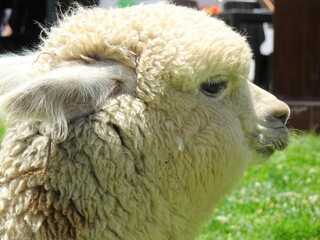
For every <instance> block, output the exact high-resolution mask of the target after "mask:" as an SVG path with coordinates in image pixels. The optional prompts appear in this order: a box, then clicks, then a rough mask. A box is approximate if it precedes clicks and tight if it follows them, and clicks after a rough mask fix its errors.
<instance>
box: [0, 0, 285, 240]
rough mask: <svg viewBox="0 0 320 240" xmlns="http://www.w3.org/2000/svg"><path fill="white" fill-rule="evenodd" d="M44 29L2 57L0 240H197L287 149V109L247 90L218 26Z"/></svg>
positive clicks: (225, 30)
mask: <svg viewBox="0 0 320 240" xmlns="http://www.w3.org/2000/svg"><path fill="white" fill-rule="evenodd" d="M46 32H47V36H46V37H43V39H42V40H43V41H42V43H41V44H40V45H39V47H38V49H37V50H35V51H30V52H26V53H25V54H24V55H21V56H18V55H6V56H2V57H1V58H0V69H1V70H0V94H1V96H0V108H1V112H2V114H3V115H4V116H6V118H7V126H8V127H7V131H6V134H5V137H4V140H3V143H2V148H1V151H0V238H1V239H15V240H18V239H37V240H45V239H97V240H99V239H101V240H102V239H104V240H106V239H110V240H116V239H122V240H124V239H128V240H142V239H152V240H168V239H175V240H179V239H181V240H187V239H194V238H195V237H196V236H197V234H198V233H199V231H200V228H201V226H202V224H203V223H205V221H206V220H208V218H209V217H210V215H211V211H212V209H213V207H214V206H215V205H216V204H217V203H218V202H219V201H220V200H221V199H222V198H223V196H225V194H226V193H228V192H229V190H230V189H231V188H232V186H234V184H235V183H236V182H237V180H238V178H239V177H240V176H241V175H242V174H243V172H244V170H245V168H246V166H247V165H248V164H249V163H251V162H254V161H265V160H266V159H267V157H268V156H269V155H270V154H271V153H272V151H274V150H275V149H283V148H284V147H285V146H286V142H287V138H288V135H287V130H286V129H285V127H284V126H283V124H284V123H285V121H286V119H287V115H288V114H289V113H288V112H289V110H288V107H287V106H286V105H285V104H284V103H283V102H280V101H279V100H277V99H276V98H275V97H273V96H272V95H271V94H269V93H266V92H264V91H263V90H261V89H259V88H258V87H255V86H254V85H253V84H252V83H249V82H248V81H247V75H248V72H249V65H250V60H251V50H250V48H249V46H248V44H247V42H246V40H245V38H244V37H242V36H240V35H239V34H238V33H236V32H234V31H233V30H232V29H231V28H229V27H227V26H226V24H225V23H223V22H222V21H220V20H218V19H215V18H213V17H210V16H207V15H206V14H205V13H203V12H197V11H194V10H191V9H187V8H183V7H177V6H173V5H169V4H163V3H161V4H154V5H145V6H144V5H141V6H134V7H131V8H126V9H111V10H103V9H98V8H93V9H84V8H81V7H79V8H78V9H76V10H74V11H73V12H72V13H70V14H69V15H67V16H65V17H63V19H61V20H60V21H58V22H57V23H56V25H55V26H53V27H52V28H51V29H50V30H47V31H46ZM204 83H206V84H213V85H212V86H215V85H214V84H218V86H219V87H214V89H213V91H214V92H213V93H210V92H207V91H204V90H203V88H202V87H201V86H203V84H204ZM219 83H223V84H220V85H219ZM276 113H277V114H276ZM280 113H281V114H280ZM276 115H277V116H276ZM280 115H281V116H285V117H282V119H283V118H285V120H284V121H282V122H281V123H280V120H279V119H278V118H277V117H280ZM275 118H276V120H274V119H275ZM261 126H264V127H261ZM279 126H280V127H279ZM270 129H272V130H270Z"/></svg>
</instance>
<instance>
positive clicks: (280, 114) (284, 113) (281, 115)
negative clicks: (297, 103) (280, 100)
mask: <svg viewBox="0 0 320 240" xmlns="http://www.w3.org/2000/svg"><path fill="white" fill-rule="evenodd" d="M289 115H290V110H289V107H288V106H287V105H286V107H285V108H283V109H278V111H277V112H275V113H274V115H273V117H274V118H276V119H278V120H280V121H281V122H282V123H283V124H284V125H285V124H286V123H287V121H288V119H289Z"/></svg>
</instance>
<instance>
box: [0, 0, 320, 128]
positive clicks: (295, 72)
mask: <svg viewBox="0 0 320 240" xmlns="http://www.w3.org/2000/svg"><path fill="white" fill-rule="evenodd" d="M71 2H74V1H69V0H60V1H59V3H56V2H55V1H53V0H0V21H1V22H0V53H6V52H19V51H21V50H23V49H30V48H34V47H35V46H36V44H37V43H39V35H40V32H41V28H40V27H39V24H41V25H42V26H45V27H50V25H51V24H52V22H53V21H54V19H55V18H56V17H55V16H56V9H59V11H60V12H61V11H62V12H63V11H65V10H66V9H68V7H69V6H70V4H71ZM76 2H79V3H80V4H82V5H84V6H90V5H98V6H100V7H103V8H114V7H130V6H132V5H135V4H141V3H144V4H148V3H151V2H157V0H144V1H143V0H100V1H99V0H79V1H76ZM162 2H163V1H162ZM167 2H169V0H168V1H167ZM170 2H173V3H174V4H177V5H182V6H187V7H190V8H194V9H197V10H199V11H200V10H201V11H206V12H207V13H208V14H212V16H213V17H218V18H220V19H222V20H224V21H225V22H226V23H227V24H229V25H231V26H233V27H234V28H235V29H237V30H238V31H239V32H240V33H242V34H243V35H245V36H246V37H247V39H248V42H249V44H250V45H251V47H252V49H253V53H254V61H253V62H252V71H251V74H250V78H251V80H252V81H254V82H255V83H256V84H257V85H259V86H260V87H262V88H264V89H266V90H268V91H270V92H272V93H274V94H275V95H276V96H277V97H278V98H280V99H281V100H284V101H285V102H287V103H288V104H289V106H290V107H291V110H292V117H291V119H290V122H289V125H290V127H292V128H295V129H299V130H310V129H311V130H316V131H317V132H320V127H319V125H320V1H319V0H304V1H301V0H242V1H235V0H234V1H228V0H197V1H191V0H172V1H170ZM159 11H161V9H159Z"/></svg>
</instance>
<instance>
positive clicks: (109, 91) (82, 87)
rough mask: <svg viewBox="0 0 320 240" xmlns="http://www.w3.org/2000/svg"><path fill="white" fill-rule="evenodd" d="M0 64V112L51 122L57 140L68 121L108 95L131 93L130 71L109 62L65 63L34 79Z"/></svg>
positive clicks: (132, 90) (133, 80) (89, 111)
mask: <svg viewBox="0 0 320 240" xmlns="http://www.w3.org/2000/svg"><path fill="white" fill-rule="evenodd" d="M24 58H26V57H24ZM25 60H26V62H28V60H29V59H28V58H26V59H25ZM9 62H10V61H9ZM11 62H12V61H11ZM1 63H2V61H0V69H1V70H0V94H1V96H0V111H1V112H2V113H4V114H6V115H8V117H9V118H10V117H13V118H20V119H22V118H26V119H27V118H29V119H33V120H38V121H47V122H49V123H52V124H54V126H55V127H56V129H55V131H56V133H55V134H54V135H57V137H59V138H65V137H66V136H67V132H68V122H69V121H70V120H72V119H75V118H79V117H81V116H83V115H87V114H90V113H92V112H93V111H95V110H96V108H97V107H98V106H100V105H101V104H103V102H104V101H106V100H107V98H108V97H110V96H115V95H119V94H122V93H130V94H134V92H135V84H136V77H135V73H134V71H133V69H131V68H129V67H127V66H125V65H124V64H122V63H119V62H117V61H113V60H105V61H94V62H92V63H89V64H88V63H79V62H68V63H66V64H65V65H63V66H61V67H58V68H55V69H53V70H51V71H50V72H47V73H41V74H40V75H35V76H33V75H32V74H27V71H25V73H23V72H21V71H19V72H15V70H14V69H13V67H12V66H11V67H9V68H8V69H4V68H3V67H2V65H1ZM31 64H32V62H31V63H30V61H29V68H31ZM27 65H28V64H27ZM16 67H17V68H18V69H19V68H20V66H16ZM24 68H26V66H24Z"/></svg>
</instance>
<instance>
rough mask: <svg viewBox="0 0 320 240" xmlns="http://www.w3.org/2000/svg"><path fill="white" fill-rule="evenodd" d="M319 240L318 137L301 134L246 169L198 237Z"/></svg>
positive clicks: (209, 239)
mask: <svg viewBox="0 0 320 240" xmlns="http://www.w3.org/2000/svg"><path fill="white" fill-rule="evenodd" d="M211 239H214V240H222V239H223V240H226V239H230V240H233V239H245V240H247V239H248V240H251V239H252V240H254V239H259V240H264V239H267V240H303V239H306V240H309V239H310V240H316V239H317V240H319V239H320V137H319V136H316V135H315V134H312V133H309V134H301V135H296V136H294V137H292V140H291V143H290V145H289V147H288V148H287V149H286V150H285V151H283V152H276V153H275V154H274V155H273V156H272V158H271V159H270V160H269V161H268V162H267V163H266V164H264V165H262V166H260V167H252V168H250V169H249V170H248V171H247V173H246V175H245V177H244V178H243V179H242V181H241V182H240V184H239V185H238V186H237V187H236V188H235V189H234V191H233V193H232V195H230V196H229V197H227V199H225V200H224V201H223V202H222V203H221V204H220V205H219V206H218V208H216V209H215V210H214V212H213V214H212V218H211V220H210V221H209V223H208V224H207V225H206V226H205V227H204V228H203V230H202V234H201V236H200V237H199V238H198V240H211Z"/></svg>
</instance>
